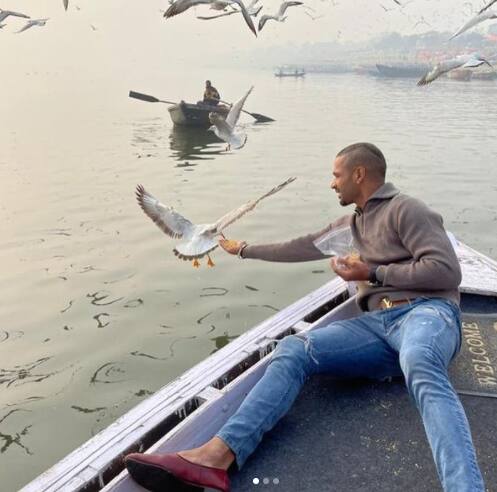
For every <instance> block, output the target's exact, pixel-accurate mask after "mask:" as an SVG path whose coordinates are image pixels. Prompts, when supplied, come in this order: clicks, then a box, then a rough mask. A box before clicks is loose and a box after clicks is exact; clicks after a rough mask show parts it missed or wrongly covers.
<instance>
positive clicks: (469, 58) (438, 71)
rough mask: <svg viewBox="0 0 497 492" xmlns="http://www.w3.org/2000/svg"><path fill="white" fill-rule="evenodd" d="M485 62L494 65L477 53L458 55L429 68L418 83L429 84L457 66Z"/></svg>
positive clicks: (469, 66) (467, 66) (465, 66)
mask: <svg viewBox="0 0 497 492" xmlns="http://www.w3.org/2000/svg"><path fill="white" fill-rule="evenodd" d="M483 64H486V65H488V66H490V67H491V66H492V65H490V63H489V62H488V61H487V60H485V59H484V58H482V57H481V56H480V55H479V54H477V53H472V54H471V55H462V56H458V57H457V58H453V59H452V60H444V61H442V62H440V63H438V64H437V65H435V66H434V67H433V68H431V69H430V70H428V72H426V73H425V74H424V75H423V77H421V79H420V80H419V82H418V85H427V84H429V83H431V82H433V81H434V80H435V79H438V77H440V76H441V75H443V74H444V73H447V72H450V71H451V70H455V69H456V68H476V67H479V66H480V65H483Z"/></svg>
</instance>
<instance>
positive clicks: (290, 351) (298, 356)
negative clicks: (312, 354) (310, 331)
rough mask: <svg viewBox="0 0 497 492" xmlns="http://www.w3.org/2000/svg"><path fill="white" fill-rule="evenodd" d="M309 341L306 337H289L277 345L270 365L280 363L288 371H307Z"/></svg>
mask: <svg viewBox="0 0 497 492" xmlns="http://www.w3.org/2000/svg"><path fill="white" fill-rule="evenodd" d="M309 343H310V342H309V339H308V337H307V335H289V336H287V337H285V338H284V339H283V340H281V342H279V343H278V346H277V347H276V350H275V351H274V354H273V356H272V358H271V362H270V364H274V363H275V362H280V363H282V364H284V365H285V367H287V368H288V369H290V368H294V369H302V370H304V372H306V373H307V372H308V370H309V350H310V347H309Z"/></svg>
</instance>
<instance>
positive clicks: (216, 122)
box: [209, 87, 253, 150]
mask: <svg viewBox="0 0 497 492" xmlns="http://www.w3.org/2000/svg"><path fill="white" fill-rule="evenodd" d="M252 89H253V87H251V88H250V89H249V90H248V91H247V93H246V94H245V95H244V96H243V97H242V98H241V99H240V100H239V101H237V102H236V103H235V104H233V106H231V109H230V111H229V113H228V116H226V119H224V118H223V117H222V116H221V115H220V114H219V113H209V120H210V122H211V123H212V126H211V127H210V128H209V130H211V131H213V132H214V133H215V134H216V135H217V136H218V137H219V138H220V139H221V140H224V141H225V142H227V143H228V147H227V148H226V150H230V149H231V148H234V149H240V148H242V147H243V146H244V145H245V142H246V141H247V135H245V134H242V133H235V126H236V124H237V122H238V119H239V118H240V113H241V112H242V108H243V105H244V104H245V101H246V100H247V97H248V96H249V94H250V93H251V92H252Z"/></svg>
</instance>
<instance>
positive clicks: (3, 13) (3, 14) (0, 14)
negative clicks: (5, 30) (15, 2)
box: [0, 9, 30, 23]
mask: <svg viewBox="0 0 497 492" xmlns="http://www.w3.org/2000/svg"><path fill="white" fill-rule="evenodd" d="M9 15H12V16H13V17H22V18H24V19H29V18H30V17H29V15H26V14H21V13H19V12H12V10H3V9H0V23H1V22H2V21H4V20H5V19H6V18H7V17H9Z"/></svg>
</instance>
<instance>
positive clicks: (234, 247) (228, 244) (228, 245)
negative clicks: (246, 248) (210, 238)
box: [219, 238, 244, 255]
mask: <svg viewBox="0 0 497 492" xmlns="http://www.w3.org/2000/svg"><path fill="white" fill-rule="evenodd" d="M243 244H244V241H237V240H236V239H224V238H223V239H220V240H219V246H221V248H223V249H224V251H226V252H228V253H229V254H230V255H237V254H238V251H240V248H241V247H242V245H243Z"/></svg>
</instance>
